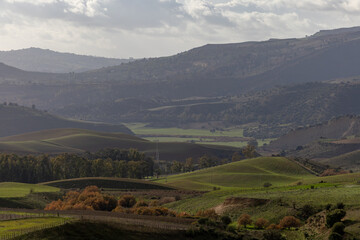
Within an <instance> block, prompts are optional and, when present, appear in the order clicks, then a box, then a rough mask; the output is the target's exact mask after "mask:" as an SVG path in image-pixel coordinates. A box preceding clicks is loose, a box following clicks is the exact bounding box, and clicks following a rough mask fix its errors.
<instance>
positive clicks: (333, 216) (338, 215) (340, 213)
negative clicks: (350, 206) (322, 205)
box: [326, 209, 346, 227]
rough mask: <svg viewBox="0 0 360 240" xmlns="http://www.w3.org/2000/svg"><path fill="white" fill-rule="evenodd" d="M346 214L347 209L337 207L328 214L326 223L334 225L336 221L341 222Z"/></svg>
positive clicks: (330, 225) (329, 225)
mask: <svg viewBox="0 0 360 240" xmlns="http://www.w3.org/2000/svg"><path fill="white" fill-rule="evenodd" d="M345 215H346V211H345V210H343V209H335V210H332V211H330V212H329V213H327V214H326V225H327V226H328V227H332V226H333V225H334V224H335V223H337V222H341V219H343V218H344V217H345Z"/></svg>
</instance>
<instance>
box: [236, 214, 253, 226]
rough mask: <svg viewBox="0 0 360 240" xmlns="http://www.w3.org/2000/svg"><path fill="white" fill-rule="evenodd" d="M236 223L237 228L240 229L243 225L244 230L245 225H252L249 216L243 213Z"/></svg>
mask: <svg viewBox="0 0 360 240" xmlns="http://www.w3.org/2000/svg"><path fill="white" fill-rule="evenodd" d="M237 222H238V225H239V227H240V226H241V225H243V226H244V228H246V225H249V224H251V223H252V220H251V216H250V215H249V214H246V213H243V214H242V215H241V216H240V217H239V219H238V221H237Z"/></svg>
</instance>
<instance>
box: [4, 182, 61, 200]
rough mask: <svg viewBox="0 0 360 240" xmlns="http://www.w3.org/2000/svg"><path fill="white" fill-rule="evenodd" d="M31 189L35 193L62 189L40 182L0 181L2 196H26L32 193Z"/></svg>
mask: <svg viewBox="0 0 360 240" xmlns="http://www.w3.org/2000/svg"><path fill="white" fill-rule="evenodd" d="M31 190H32V191H33V193H40V192H58V191H59V190H60V189H58V188H56V187H51V186H45V185H40V184H26V183H13V182H2V183H0V198H19V197H25V196H26V195H28V194H29V193H30V191H31Z"/></svg>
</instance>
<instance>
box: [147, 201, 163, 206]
mask: <svg viewBox="0 0 360 240" xmlns="http://www.w3.org/2000/svg"><path fill="white" fill-rule="evenodd" d="M159 205H160V204H159V200H152V201H151V202H150V203H149V206H150V207H157V206H159Z"/></svg>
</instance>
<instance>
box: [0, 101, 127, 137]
mask: <svg viewBox="0 0 360 240" xmlns="http://www.w3.org/2000/svg"><path fill="white" fill-rule="evenodd" d="M56 128H81V129H89V130H94V131H103V132H123V133H127V134H132V132H131V131H130V130H129V129H128V128H127V127H125V126H124V125H121V124H118V125H114V124H105V123H94V122H84V121H76V120H70V119H65V118H60V117H57V116H53V115H50V114H49V113H46V112H42V111H39V110H36V109H31V108H27V107H19V106H4V105H0V129H1V131H0V137H5V136H11V135H16V134H23V133H28V132H34V131H41V130H46V129H56Z"/></svg>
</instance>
